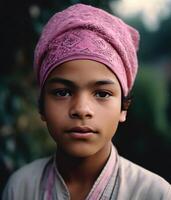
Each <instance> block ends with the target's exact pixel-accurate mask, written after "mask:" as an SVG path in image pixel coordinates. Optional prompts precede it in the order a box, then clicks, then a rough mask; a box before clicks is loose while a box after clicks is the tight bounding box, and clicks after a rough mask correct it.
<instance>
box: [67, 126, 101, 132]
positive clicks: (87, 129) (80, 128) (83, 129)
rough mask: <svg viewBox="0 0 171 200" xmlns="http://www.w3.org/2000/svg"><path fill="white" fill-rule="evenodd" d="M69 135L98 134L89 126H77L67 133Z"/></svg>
mask: <svg viewBox="0 0 171 200" xmlns="http://www.w3.org/2000/svg"><path fill="white" fill-rule="evenodd" d="M67 132H68V133H80V134H86V133H97V131H95V130H94V129H92V128H91V127H88V126H77V127H73V128H71V129H69V130H68V131H67Z"/></svg>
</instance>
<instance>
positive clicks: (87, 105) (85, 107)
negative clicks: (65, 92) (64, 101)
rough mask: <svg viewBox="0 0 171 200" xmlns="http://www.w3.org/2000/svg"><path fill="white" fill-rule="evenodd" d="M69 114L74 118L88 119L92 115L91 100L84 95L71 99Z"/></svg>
mask: <svg viewBox="0 0 171 200" xmlns="http://www.w3.org/2000/svg"><path fill="white" fill-rule="evenodd" d="M69 115H70V117H71V118H75V119H89V118H92V117H93V115H94V112H93V108H92V103H91V100H90V99H88V98H87V97H85V96H81V97H77V98H75V99H74V100H73V102H72V105H71V107H70V111H69Z"/></svg>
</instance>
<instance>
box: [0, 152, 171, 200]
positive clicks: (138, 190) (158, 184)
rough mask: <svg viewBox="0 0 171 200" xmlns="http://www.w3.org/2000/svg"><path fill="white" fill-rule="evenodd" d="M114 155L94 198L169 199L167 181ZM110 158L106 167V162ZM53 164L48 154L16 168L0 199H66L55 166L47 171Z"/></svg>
mask: <svg viewBox="0 0 171 200" xmlns="http://www.w3.org/2000/svg"><path fill="white" fill-rule="evenodd" d="M114 154H115V159H114V160H113V159H112V160H113V166H114V168H113V169H112V174H111V176H110V178H109V179H108V182H107V184H105V185H106V187H101V188H102V191H101V192H100V195H99V196H97V199H96V200H104V199H105V200H109V199H112V200H130V199H131V200H170V199H171V185H170V184H169V183H168V182H167V181H165V180H164V179H163V178H161V177H159V176H158V175H156V174H154V173H152V172H150V171H148V170H146V169H144V168H142V167H140V166H138V165H136V164H134V163H132V162H130V161H128V160H126V159H124V158H123V157H121V156H119V155H118V154H117V151H116V150H115V149H114ZM110 158H111V157H110ZM110 158H109V160H108V162H107V164H106V166H107V165H109V162H110ZM110 165H111V164H110ZM53 166H54V161H53V159H52V157H51V158H45V159H39V160H37V161H34V162H33V163H31V164H28V165H26V166H25V167H23V168H21V169H20V170H18V171H17V172H15V173H14V174H13V175H12V177H11V178H10V180H9V182H8V184H7V186H6V188H5V190H4V193H3V198H2V200H23V199H24V200H69V199H70V196H69V192H68V189H67V187H66V185H65V182H64V180H63V179H62V177H61V175H60V173H59V172H58V170H57V169H56V170H53V171H52V170H51V169H54V168H53ZM106 166H105V167H104V169H103V170H102V172H101V174H100V175H99V177H98V178H97V181H96V182H95V184H94V188H92V190H91V191H90V193H89V195H88V196H87V198H88V197H89V198H88V199H89V200H95V199H94V195H93V193H94V192H93V191H95V192H97V191H98V186H99V185H98V183H100V182H101V181H102V182H103V175H104V174H105V173H106V170H108V167H106ZM51 172H52V173H54V175H53V177H55V179H54V181H52V179H51V178H50V179H49V177H51ZM47 183H48V185H47ZM50 188H51V189H50ZM49 192H52V193H51V194H49ZM94 194H95V193H94ZM91 195H92V196H91Z"/></svg>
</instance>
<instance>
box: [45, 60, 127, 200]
mask: <svg viewBox="0 0 171 200" xmlns="http://www.w3.org/2000/svg"><path fill="white" fill-rule="evenodd" d="M121 97H122V92H121V88H120V84H119V82H118V80H117V78H116V77H115V76H114V74H113V73H112V72H111V71H110V70H109V69H107V68H106V66H104V65H103V64H101V63H97V62H95V61H87V60H79V61H72V62H68V63H65V64H63V65H62V66H61V67H59V68H56V69H55V70H54V71H53V72H52V73H51V74H50V75H49V77H48V78H47V81H46V83H45V87H44V90H43V104H44V105H43V113H41V118H42V120H43V121H45V122H46V124H47V127H48V129H49V133H50V134H51V136H52V137H53V139H54V140H55V141H56V143H57V146H58V148H57V153H56V159H57V165H58V170H59V172H60V174H61V175H62V177H63V179H64V181H65V184H66V185H67V187H68V190H69V192H70V196H71V199H74V200H82V199H85V197H86V196H87V194H88V193H89V192H90V190H91V188H92V186H93V184H94V182H95V180H96V179H97V177H98V176H99V174H100V172H101V170H102V169H103V167H104V166H105V163H106V162H107V160H108V158H109V155H110V151H111V146H112V142H111V139H112V137H113V135H114V133H115V132H116V129H117V126H118V123H119V122H124V121H125V120H126V111H124V110H121V99H122V98H121ZM125 105H126V104H124V106H125ZM113 111H115V112H113ZM75 126H79V127H82V126H89V127H92V128H93V130H94V131H95V132H89V133H88V134H87V135H86V134H83V135H82V134H80V133H79V134H78V133H77V132H72V133H71V134H68V133H67V130H68V129H70V128H72V127H75ZM82 136H83V137H82Z"/></svg>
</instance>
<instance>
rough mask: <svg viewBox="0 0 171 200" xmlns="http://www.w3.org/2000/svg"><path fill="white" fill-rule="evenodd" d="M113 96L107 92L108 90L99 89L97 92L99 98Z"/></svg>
mask: <svg viewBox="0 0 171 200" xmlns="http://www.w3.org/2000/svg"><path fill="white" fill-rule="evenodd" d="M110 96H112V95H111V94H110V93H109V92H106V91H98V92H96V97H98V98H108V97H110Z"/></svg>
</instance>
